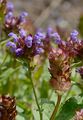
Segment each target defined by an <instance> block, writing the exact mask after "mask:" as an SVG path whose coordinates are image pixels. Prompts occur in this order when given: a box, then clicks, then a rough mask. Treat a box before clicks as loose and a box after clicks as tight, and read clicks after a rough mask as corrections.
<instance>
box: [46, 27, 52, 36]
mask: <svg viewBox="0 0 83 120" xmlns="http://www.w3.org/2000/svg"><path fill="white" fill-rule="evenodd" d="M52 32H53V29H52V28H51V27H49V28H48V29H47V36H48V37H50V35H51V34H52Z"/></svg>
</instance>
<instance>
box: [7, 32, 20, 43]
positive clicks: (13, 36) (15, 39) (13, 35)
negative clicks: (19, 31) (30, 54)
mask: <svg viewBox="0 0 83 120" xmlns="http://www.w3.org/2000/svg"><path fill="white" fill-rule="evenodd" d="M8 36H10V37H12V38H14V42H17V41H18V37H17V35H16V34H15V33H13V32H11V33H9V34H8Z"/></svg>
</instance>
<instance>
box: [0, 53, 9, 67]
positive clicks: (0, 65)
mask: <svg viewBox="0 0 83 120" xmlns="http://www.w3.org/2000/svg"><path fill="white" fill-rule="evenodd" d="M7 56H8V55H7V54H6V56H5V57H4V59H3V61H2V63H1V64H0V68H1V67H2V66H3V64H4V63H5V60H6V58H7Z"/></svg>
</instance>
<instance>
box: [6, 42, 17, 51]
mask: <svg viewBox="0 0 83 120" xmlns="http://www.w3.org/2000/svg"><path fill="white" fill-rule="evenodd" d="M6 46H7V47H8V48H10V51H11V52H14V51H15V50H16V44H15V43H13V42H11V41H8V42H7V44H6Z"/></svg>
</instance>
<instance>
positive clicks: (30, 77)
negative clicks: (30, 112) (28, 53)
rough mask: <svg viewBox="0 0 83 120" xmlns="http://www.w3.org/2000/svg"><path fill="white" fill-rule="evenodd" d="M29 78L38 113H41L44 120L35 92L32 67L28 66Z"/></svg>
mask: <svg viewBox="0 0 83 120" xmlns="http://www.w3.org/2000/svg"><path fill="white" fill-rule="evenodd" d="M28 77H29V79H30V81H31V84H32V89H33V93H34V97H35V101H36V105H37V107H38V111H39V115H40V120H42V112H41V109H40V106H39V103H38V99H37V95H36V91H35V86H34V83H33V80H32V75H31V70H30V65H28Z"/></svg>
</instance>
